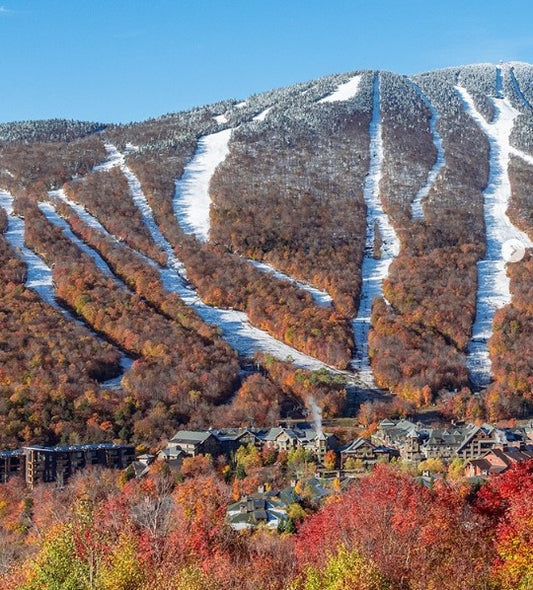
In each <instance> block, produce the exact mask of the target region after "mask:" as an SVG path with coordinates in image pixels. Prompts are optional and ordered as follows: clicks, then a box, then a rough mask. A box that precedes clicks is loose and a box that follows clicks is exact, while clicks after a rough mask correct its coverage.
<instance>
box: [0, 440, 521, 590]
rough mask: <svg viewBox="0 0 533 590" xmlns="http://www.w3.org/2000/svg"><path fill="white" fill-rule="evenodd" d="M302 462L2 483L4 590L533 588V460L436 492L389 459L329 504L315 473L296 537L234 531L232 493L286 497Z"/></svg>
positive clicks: (202, 465) (244, 461) (281, 459)
mask: <svg viewBox="0 0 533 590" xmlns="http://www.w3.org/2000/svg"><path fill="white" fill-rule="evenodd" d="M243 448H244V447H243ZM297 461H298V459H297V457H296V455H294V454H293V456H291V455H290V454H289V455H288V456H287V453H286V452H285V453H284V454H283V452H280V453H279V454H276V453H274V454H272V453H266V454H263V455H260V454H258V452H257V450H255V452H253V451H251V450H247V451H246V452H244V453H241V454H240V455H239V456H238V457H237V463H236V466H235V467H231V466H230V465H228V464H226V463H225V462H224V461H222V462H220V461H219V462H217V463H213V462H212V461H210V460H209V458H206V457H203V456H198V457H195V458H192V459H189V460H186V461H184V462H183V464H182V467H181V469H180V471H179V472H177V473H176V472H172V471H168V470H166V469H165V468H164V466H161V465H156V466H154V467H152V469H151V472H150V474H149V475H148V476H146V477H144V478H143V479H140V480H137V479H135V478H130V477H128V476H127V474H126V473H127V472H126V473H121V474H117V473H116V472H113V471H108V470H107V471H106V470H88V471H85V472H81V473H79V474H77V475H76V476H75V477H74V478H72V480H71V481H70V482H69V483H68V485H66V486H65V487H64V488H63V489H60V490H59V489H54V488H51V487H50V486H45V485H41V486H38V487H37V488H35V489H34V490H32V491H30V490H28V489H27V488H24V487H23V486H22V485H21V483H20V482H19V481H17V479H16V478H14V479H12V480H11V481H10V482H9V483H7V484H6V485H3V486H2V487H1V488H0V505H1V507H2V513H1V518H0V539H1V542H0V580H1V584H2V588H5V589H6V590H33V589H35V590H45V589H52V588H71V589H73V590H86V589H90V588H93V589H98V590H107V589H109V590H121V589H122V590H127V589H131V590H133V589H139V590H149V589H156V588H165V589H167V588H168V589H169V590H172V589H176V590H178V589H179V590H219V589H220V590H222V589H232V588H235V589H236V588H242V589H250V590H251V589H253V588H261V589H265V590H267V589H268V590H318V589H321V590H328V589H329V590H335V589H339V588H346V589H348V588H358V589H361V590H365V589H367V590H411V589H412V590H422V589H423V588H442V589H444V590H446V589H449V590H455V589H457V588H462V589H465V590H482V589H486V588H494V589H501V590H516V589H524V590H525V589H526V588H528V586H529V585H530V584H531V580H532V576H533V570H532V564H531V551H532V550H533V547H532V540H531V527H532V525H533V505H532V498H533V462H532V461H531V460H530V461H528V462H523V463H520V464H516V465H515V466H514V467H513V468H511V469H510V470H508V471H507V472H506V473H505V474H503V475H500V476H495V477H492V478H490V479H489V480H488V482H486V483H483V484H482V485H479V484H475V483H471V482H468V481H465V480H463V479H462V478H460V477H458V475H457V473H456V472H453V471H450V472H449V474H448V479H446V480H442V479H441V480H436V481H435V482H434V484H433V485H432V486H429V487H428V486H426V485H424V484H423V483H421V481H420V478H418V477H416V476H415V475H414V474H413V473H412V472H410V471H409V470H406V469H402V468H400V467H398V466H389V465H378V466H377V467H376V468H375V469H374V470H373V471H372V472H371V473H370V474H366V475H364V476H363V477H361V478H360V479H358V480H357V481H355V482H354V483H352V484H351V485H350V486H348V487H347V488H345V487H342V488H341V487H340V486H337V488H336V489H335V488H334V489H333V491H332V494H331V495H330V496H328V498H327V501H326V502H325V503H324V504H322V505H319V504H317V503H316V501H315V500H314V499H313V495H312V494H311V493H310V488H309V487H308V486H307V484H306V480H305V479H302V480H299V481H298V482H297V483H296V486H295V488H294V490H295V492H294V493H295V495H294V502H293V504H291V506H290V514H291V517H290V518H291V520H290V523H291V524H290V526H285V527H284V529H285V530H280V531H269V530H267V529H265V528H261V527H259V528H257V529H256V530H255V531H241V532H237V531H234V530H233V529H231V528H230V527H229V526H228V525H227V523H226V521H225V512H226V506H227V505H228V504H229V503H230V502H231V501H232V498H233V501H234V500H235V498H238V497H239V496H240V494H241V493H246V491H248V493H251V492H252V491H253V489H254V485H256V482H257V481H268V482H269V486H271V489H279V488H278V487H277V486H280V485H283V477H284V476H283V474H284V473H290V472H291V470H292V469H294V468H295V466H297V465H298V463H297ZM239 466H240V467H239ZM234 469H235V470H236V471H234ZM235 473H240V474H241V475H240V476H239V477H240V479H239V477H237V476H236V475H235Z"/></svg>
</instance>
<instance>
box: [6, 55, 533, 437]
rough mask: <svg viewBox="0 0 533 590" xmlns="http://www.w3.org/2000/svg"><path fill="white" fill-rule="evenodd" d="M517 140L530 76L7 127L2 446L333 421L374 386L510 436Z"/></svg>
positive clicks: (532, 268)
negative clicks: (496, 424) (509, 245)
mask: <svg viewBox="0 0 533 590" xmlns="http://www.w3.org/2000/svg"><path fill="white" fill-rule="evenodd" d="M532 130H533V66H530V65H528V64H523V63H506V64H501V65H498V66H495V65H491V64H481V65H473V66H464V67H455V68H449V69H444V70H439V71H435V72H428V73H424V74H420V75H417V76H414V77H412V78H409V77H406V76H402V75H397V74H393V73H390V72H377V71H356V72H350V73H346V74H339V75H334V76H329V77H325V78H322V79H320V80H314V81H310V82H306V83H302V84H298V85H295V86H291V87H288V88H283V89H278V90H272V91H270V92H266V93H263V94H258V95H254V96H251V97H249V98H247V99H245V100H241V101H237V100H227V101H224V102H220V103H216V104H213V105H208V106H203V107H199V108H196V109H193V110H191V111H187V112H180V113H174V114H169V115H165V116H163V117H159V118H154V119H149V120H147V121H144V122H140V123H134V124H130V125H103V124H92V123H86V122H75V121H63V120H51V121H35V122H31V121H25V122H22V123H11V124H4V125H1V126H0V189H1V190H2V192H1V193H0V234H1V235H0V256H1V266H0V297H1V301H2V306H1V311H0V324H1V326H2V330H1V334H0V407H1V410H0V424H1V425H2V426H3V428H1V429H0V432H1V434H0V437H1V438H2V441H1V443H2V445H3V446H11V445H16V444H19V443H20V442H21V441H32V442H47V443H54V442H58V441H63V442H77V441H78V440H83V441H86V440H96V441H97V440H105V439H109V438H115V439H122V440H133V441H135V442H142V441H144V442H157V441H158V440H160V439H161V438H164V437H165V436H168V435H169V434H170V433H172V432H173V430H175V428H176V427H177V426H178V425H182V424H186V425H188V426H190V427H206V426H216V425H217V424H218V425H226V426H229V425H235V426H237V425H246V424H250V423H257V424H261V423H264V422H265V421H266V420H267V419H268V420H269V421H272V420H275V419H276V418H279V417H280V416H287V415H289V416H299V415H302V414H305V413H306V411H307V410H306V408H309V407H310V405H312V404H313V403H314V402H315V401H316V402H317V403H318V405H319V406H321V407H322V409H323V411H324V414H325V415H326V416H328V415H329V416H334V415H341V414H342V413H343V412H345V411H346V407H347V403H348V399H347V398H349V397H352V396H353V393H354V392H355V391H359V392H360V393H361V392H363V393H364V390H367V392H366V394H365V395H366V396H367V397H371V396H372V392H373V391H375V390H376V389H383V390H385V391H390V392H392V393H393V394H394V395H396V396H399V397H400V398H401V399H402V400H404V401H405V402H406V403H409V404H411V405H412V406H414V407H420V406H424V405H426V404H429V403H432V402H435V401H437V402H439V403H440V404H441V409H443V411H446V412H447V413H449V414H451V415H454V416H456V417H468V418H470V419H475V418H480V417H485V418H487V419H490V420H496V419H499V418H507V417H511V416H515V417H518V416H522V415H524V414H526V413H527V412H529V411H530V410H531V407H532V403H533V306H532V304H531V301H532V300H533V298H532V294H533V293H532V291H533V257H532V255H531V254H532V251H531V248H533V241H532V240H533V202H532V199H533V196H532V195H533V132H532ZM510 239H515V240H519V242H520V243H521V244H523V246H524V247H525V255H524V257H523V258H522V259H521V260H519V261H517V262H513V263H508V264H506V263H505V260H504V258H503V255H502V245H503V244H504V243H505V242H507V241H508V240H510ZM250 365H253V369H251V368H250ZM250 370H253V371H254V372H258V373H259V374H257V375H251V376H250V374H249V373H250ZM311 372H313V373H311ZM453 391H458V392H459V393H458V394H457V395H455V396H451V395H450V394H449V392H453ZM478 391H482V392H483V395H481V396H479V395H474V392H478ZM267 417H268V418H267Z"/></svg>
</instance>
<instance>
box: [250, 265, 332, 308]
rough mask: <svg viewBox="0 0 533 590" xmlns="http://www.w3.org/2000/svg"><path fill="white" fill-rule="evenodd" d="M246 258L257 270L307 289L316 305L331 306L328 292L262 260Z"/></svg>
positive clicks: (304, 289) (303, 289)
mask: <svg viewBox="0 0 533 590" xmlns="http://www.w3.org/2000/svg"><path fill="white" fill-rule="evenodd" d="M247 260H248V262H249V263H250V264H252V265H253V266H254V267H255V268H257V270H260V271H261V272H264V273H268V274H271V275H272V276H274V277H276V278H277V279H279V280H280V281H285V282H287V283H292V284H293V285H296V286H297V287H298V288H299V289H302V291H307V292H308V293H309V294H310V295H311V297H312V298H313V300H314V301H315V303H317V304H318V305H320V306H322V307H331V305H332V303H333V299H332V298H331V295H330V294H329V293H327V292H326V291H322V290H320V289H317V288H316V287H313V286H311V285H309V284H308V283H302V282H301V281H297V280H296V279H293V278H292V277H290V276H289V275H286V274H285V273H283V272H281V271H279V270H277V269H276V268H274V267H273V266H271V265H270V264H266V263H264V262H259V261H258V260H252V259H251V258H248V259H247Z"/></svg>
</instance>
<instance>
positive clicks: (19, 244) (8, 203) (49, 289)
mask: <svg viewBox="0 0 533 590" xmlns="http://www.w3.org/2000/svg"><path fill="white" fill-rule="evenodd" d="M0 207H2V208H3V209H5V211H6V213H7V218H8V226H7V231H6V233H5V234H4V236H5V238H6V240H7V241H8V242H9V243H10V244H11V246H12V247H13V248H14V249H15V251H16V252H17V254H19V255H20V258H21V259H22V260H23V261H24V262H25V263H26V266H27V269H28V270H27V276H26V283H25V286H26V287H27V288H28V289H32V290H33V291H35V292H36V293H37V294H38V295H39V297H40V298H41V299H42V300H43V301H44V302H45V303H47V304H48V305H51V306H52V307H53V308H55V309H57V310H58V311H60V312H61V313H62V314H63V315H64V316H65V317H66V318H67V319H68V320H69V321H75V322H77V320H75V319H74V317H73V316H72V315H71V314H70V313H69V312H68V311H67V310H66V309H63V308H62V307H61V306H60V305H59V304H58V303H57V301H56V299H55V291H54V283H53V281H52V271H51V269H50V267H49V266H48V265H47V264H46V263H45V262H44V261H43V260H42V259H41V258H39V256H37V255H36V254H35V253H34V252H32V251H31V250H30V249H29V248H27V247H26V246H25V245H24V220H23V219H21V218H20V217H17V216H16V215H15V214H14V213H13V197H12V196H11V195H10V194H9V193H7V192H4V191H0ZM77 323H79V324H81V322H77Z"/></svg>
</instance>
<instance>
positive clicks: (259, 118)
mask: <svg viewBox="0 0 533 590" xmlns="http://www.w3.org/2000/svg"><path fill="white" fill-rule="evenodd" d="M271 110H272V107H267V108H266V109H265V110H264V111H261V112H260V113H259V114H258V115H256V116H255V117H254V118H253V119H252V121H259V122H260V123H261V122H262V121H264V120H265V119H266V118H267V116H268V113H270V111H271Z"/></svg>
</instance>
